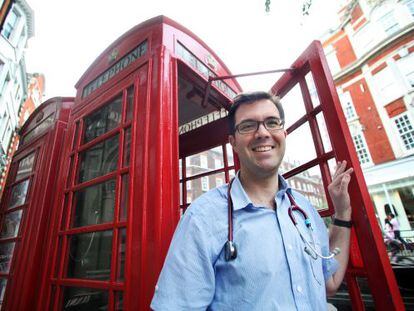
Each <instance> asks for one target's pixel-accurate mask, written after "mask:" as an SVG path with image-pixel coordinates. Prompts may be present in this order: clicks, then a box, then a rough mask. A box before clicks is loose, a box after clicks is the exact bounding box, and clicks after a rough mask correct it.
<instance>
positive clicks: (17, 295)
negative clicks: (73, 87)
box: [0, 98, 73, 310]
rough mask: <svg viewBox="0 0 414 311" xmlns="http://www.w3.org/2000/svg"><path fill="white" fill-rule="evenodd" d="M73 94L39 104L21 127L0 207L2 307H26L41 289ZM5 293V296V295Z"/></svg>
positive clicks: (0, 290) (0, 292) (15, 308)
mask: <svg viewBox="0 0 414 311" xmlns="http://www.w3.org/2000/svg"><path fill="white" fill-rule="evenodd" d="M72 104H73V98H52V99H50V100H48V101H47V102H45V103H43V104H42V105H41V106H39V107H38V108H37V109H36V111H35V112H33V114H32V115H31V116H30V118H29V119H28V120H27V121H26V123H25V124H24V126H23V128H22V129H21V131H20V142H19V148H18V150H17V151H16V153H15V155H14V157H13V161H12V164H11V170H10V174H9V177H8V179H7V182H6V187H5V192H4V197H3V200H2V202H1V208H0V219H1V220H0V226H1V227H0V228H1V231H0V300H1V301H2V302H3V301H4V303H2V304H1V308H2V309H3V310H4V309H8V310H29V309H30V308H31V307H30V306H31V304H32V303H33V301H35V300H36V299H37V297H38V295H39V291H38V289H39V288H38V284H40V283H41V273H40V272H41V271H42V270H44V268H45V263H46V261H45V259H46V258H44V257H43V250H44V248H45V246H46V243H47V240H46V239H45V237H46V236H47V229H48V223H49V220H50V219H49V218H50V215H51V212H52V206H53V200H54V198H55V192H56V177H57V174H58V169H59V161H60V159H61V152H62V144H63V137H64V135H65V131H66V125H67V120H68V117H69V111H70V108H71V106H72ZM3 298H4V299H3Z"/></svg>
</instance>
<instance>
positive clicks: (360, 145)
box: [352, 134, 370, 164]
mask: <svg viewBox="0 0 414 311" xmlns="http://www.w3.org/2000/svg"><path fill="white" fill-rule="evenodd" d="M352 139H353V141H354V145H355V149H356V152H357V155H358V159H359V163H361V164H365V163H369V162H370V159H369V155H368V151H367V148H366V146H365V143H364V140H363V138H362V136H361V135H360V134H357V135H355V136H353V137H352Z"/></svg>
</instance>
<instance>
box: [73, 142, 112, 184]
mask: <svg viewBox="0 0 414 311" xmlns="http://www.w3.org/2000/svg"><path fill="white" fill-rule="evenodd" d="M118 137H119V135H115V136H113V137H111V138H108V139H107V140H104V141H103V142H101V143H99V144H96V145H94V146H93V147H91V148H89V149H88V150H86V151H84V152H82V153H81V154H80V169H79V182H80V183H82V182H85V181H88V180H90V179H93V178H96V177H99V176H102V175H105V174H108V173H110V172H112V171H114V170H116V168H117V164H118V154H119V150H118V146H119V139H118Z"/></svg>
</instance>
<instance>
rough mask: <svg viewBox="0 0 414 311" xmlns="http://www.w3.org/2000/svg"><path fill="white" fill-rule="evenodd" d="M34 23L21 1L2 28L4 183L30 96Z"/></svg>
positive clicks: (0, 156) (0, 152)
mask: <svg viewBox="0 0 414 311" xmlns="http://www.w3.org/2000/svg"><path fill="white" fill-rule="evenodd" d="M33 22H34V17H33V11H32V9H31V8H30V7H29V5H28V4H27V3H26V1H24V0H18V1H15V2H14V3H13V4H12V6H11V8H10V10H9V11H8V14H7V16H6V18H5V20H4V23H3V27H2V28H1V34H0V174H1V177H2V178H3V179H4V177H5V175H6V171H7V165H8V162H9V161H10V159H11V156H12V154H13V150H14V149H15V148H16V133H17V130H18V128H19V126H21V124H19V118H20V115H19V114H20V113H21V110H22V106H23V104H24V103H25V101H26V99H27V95H28V82H29V80H30V79H28V77H27V73H26V64H25V48H26V46H27V40H28V39H29V38H30V37H32V36H33V34H34V29H33ZM25 110H27V109H25ZM23 117H24V116H23ZM0 193H1V189H0Z"/></svg>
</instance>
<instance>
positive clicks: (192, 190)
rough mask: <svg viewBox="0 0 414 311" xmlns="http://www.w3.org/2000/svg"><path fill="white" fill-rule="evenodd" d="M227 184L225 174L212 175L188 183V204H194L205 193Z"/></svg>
mask: <svg viewBox="0 0 414 311" xmlns="http://www.w3.org/2000/svg"><path fill="white" fill-rule="evenodd" d="M224 183H226V180H225V175H224V172H223V173H217V174H212V175H208V176H204V177H201V178H197V179H193V180H190V181H188V182H187V203H191V202H193V201H194V200H195V199H196V198H198V197H199V196H200V195H202V194H203V193H205V192H207V191H208V190H210V189H213V188H216V187H218V186H221V185H223V184H224Z"/></svg>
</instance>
